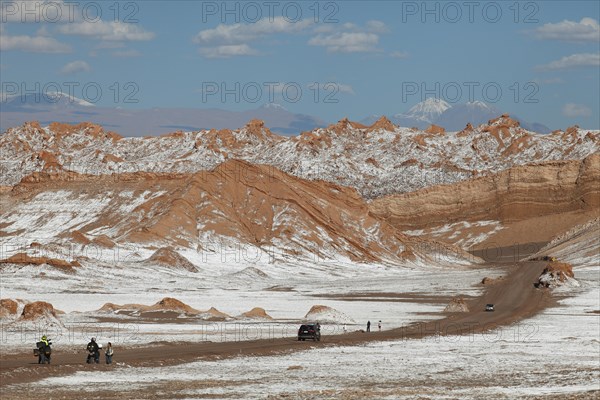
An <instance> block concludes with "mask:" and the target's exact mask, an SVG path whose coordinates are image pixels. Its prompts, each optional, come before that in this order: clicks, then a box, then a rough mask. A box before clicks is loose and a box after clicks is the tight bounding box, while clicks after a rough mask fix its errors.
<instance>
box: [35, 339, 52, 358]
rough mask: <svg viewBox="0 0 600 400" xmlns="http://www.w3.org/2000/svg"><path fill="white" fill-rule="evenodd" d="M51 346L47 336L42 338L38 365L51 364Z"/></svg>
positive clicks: (39, 344) (39, 343)
mask: <svg viewBox="0 0 600 400" xmlns="http://www.w3.org/2000/svg"><path fill="white" fill-rule="evenodd" d="M51 345H52V342H51V341H50V339H48V337H47V336H46V335H44V336H42V339H41V340H40V341H39V342H38V354H39V355H38V364H45V363H48V364H50V354H51V352H52V349H51V348H50V346H51Z"/></svg>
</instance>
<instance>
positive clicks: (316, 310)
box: [304, 305, 356, 324]
mask: <svg viewBox="0 0 600 400" xmlns="http://www.w3.org/2000/svg"><path fill="white" fill-rule="evenodd" d="M304 319H305V320H306V321H318V322H330V323H337V324H354V323H356V321H354V320H353V319H352V318H350V317H349V316H348V315H346V314H344V313H343V312H341V311H338V310H336V309H334V308H331V307H329V306H323V305H314V306H312V307H311V308H310V310H309V311H308V312H307V313H306V315H305V316H304Z"/></svg>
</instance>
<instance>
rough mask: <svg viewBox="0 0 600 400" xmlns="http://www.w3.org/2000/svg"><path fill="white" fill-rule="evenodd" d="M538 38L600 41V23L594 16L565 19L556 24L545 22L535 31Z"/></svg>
mask: <svg viewBox="0 0 600 400" xmlns="http://www.w3.org/2000/svg"><path fill="white" fill-rule="evenodd" d="M534 35H535V37H536V38H538V39H550V40H563V41H570V42H598V41H600V25H598V21H596V20H595V19H593V18H583V19H582V20H581V21H579V22H575V21H569V20H564V21H562V22H558V23H556V24H545V25H542V26H540V27H539V28H537V29H536V30H535V31H534Z"/></svg>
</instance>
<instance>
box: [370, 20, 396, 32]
mask: <svg viewBox="0 0 600 400" xmlns="http://www.w3.org/2000/svg"><path fill="white" fill-rule="evenodd" d="M366 28H367V30H368V31H370V32H375V33H388V32H389V31H390V29H389V28H388V27H387V26H386V24H385V23H384V22H381V21H377V20H371V21H367V25H366Z"/></svg>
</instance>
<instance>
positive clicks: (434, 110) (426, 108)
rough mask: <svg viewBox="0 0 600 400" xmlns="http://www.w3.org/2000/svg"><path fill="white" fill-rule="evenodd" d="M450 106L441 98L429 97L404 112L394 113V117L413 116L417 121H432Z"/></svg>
mask: <svg viewBox="0 0 600 400" xmlns="http://www.w3.org/2000/svg"><path fill="white" fill-rule="evenodd" d="M451 107H452V106H451V105H450V104H448V103H446V102H445V101H444V100H442V99H436V98H433V97H430V98H428V99H426V100H425V101H422V102H420V103H418V104H416V105H414V106H413V107H411V108H410V109H409V110H408V112H406V113H405V114H396V115H395V116H394V117H396V118H414V119H416V120H419V121H424V122H429V123H433V122H434V121H435V120H437V119H438V118H439V117H440V115H442V114H443V113H444V112H445V111H446V110H448V109H450V108H451Z"/></svg>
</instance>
